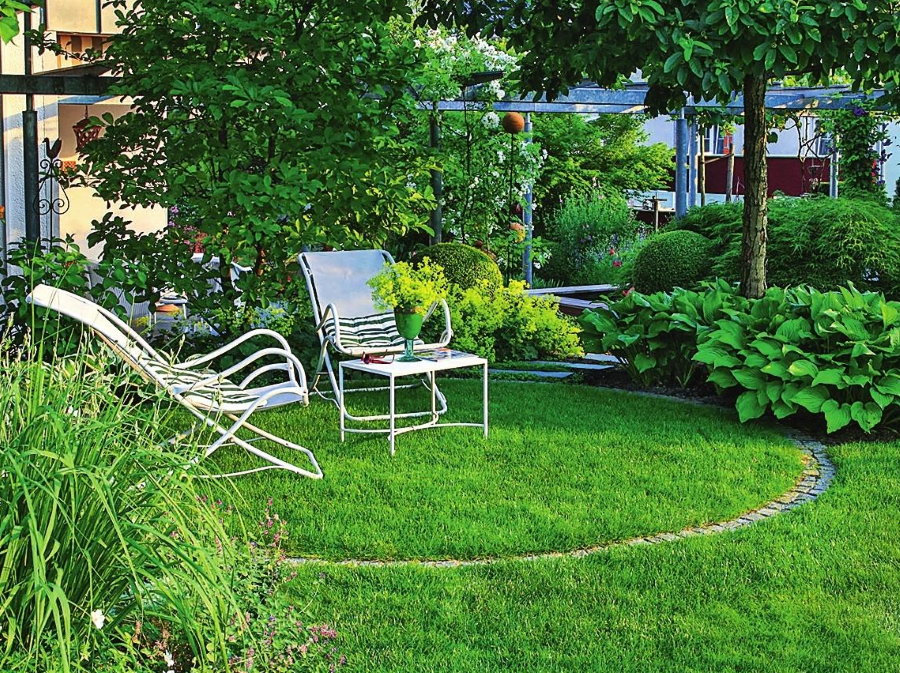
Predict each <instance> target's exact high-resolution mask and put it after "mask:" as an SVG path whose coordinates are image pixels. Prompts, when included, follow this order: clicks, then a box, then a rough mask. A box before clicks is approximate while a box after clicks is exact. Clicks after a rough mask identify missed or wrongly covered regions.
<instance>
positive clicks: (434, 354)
mask: <svg viewBox="0 0 900 673" xmlns="http://www.w3.org/2000/svg"><path fill="white" fill-rule="evenodd" d="M416 357H418V358H421V359H422V360H431V361H432V362H440V361H441V360H453V359H456V358H468V357H472V354H471V353H464V352H462V351H455V350H453V349H452V348H438V349H437V350H433V351H416Z"/></svg>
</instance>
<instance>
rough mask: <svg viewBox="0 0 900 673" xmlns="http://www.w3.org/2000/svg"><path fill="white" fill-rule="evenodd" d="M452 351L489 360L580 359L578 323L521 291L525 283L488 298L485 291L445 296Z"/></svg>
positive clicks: (542, 299) (556, 307) (552, 304)
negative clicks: (450, 326)
mask: <svg viewBox="0 0 900 673" xmlns="http://www.w3.org/2000/svg"><path fill="white" fill-rule="evenodd" d="M448 303H449V305H450V313H451V317H452V322H453V342H452V345H453V347H454V348H458V349H460V350H464V351H468V352H470V353H477V354H478V355H481V356H482V357H485V358H487V359H488V360H491V361H497V360H534V359H536V358H540V357H576V356H580V355H583V350H582V348H581V341H580V340H579V338H578V334H579V332H580V330H579V328H578V325H577V324H576V323H575V321H574V320H572V319H571V318H569V317H568V316H564V315H562V314H561V313H560V312H559V305H558V303H557V301H556V300H555V299H554V298H552V297H549V296H531V295H528V294H526V293H525V285H524V283H521V282H518V281H513V282H512V283H510V284H509V287H505V288H501V289H500V290H498V291H497V292H495V293H493V294H491V293H490V292H488V291H487V290H486V288H484V287H473V288H469V289H468V290H460V291H457V292H454V293H452V294H451V295H450V299H449V302H448Z"/></svg>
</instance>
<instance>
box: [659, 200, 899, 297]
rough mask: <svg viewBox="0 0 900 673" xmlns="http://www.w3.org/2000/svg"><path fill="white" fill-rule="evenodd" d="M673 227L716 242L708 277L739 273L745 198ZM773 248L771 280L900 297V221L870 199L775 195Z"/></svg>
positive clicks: (692, 214) (698, 212)
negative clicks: (845, 287)
mask: <svg viewBox="0 0 900 673" xmlns="http://www.w3.org/2000/svg"><path fill="white" fill-rule="evenodd" d="M670 227H671V228H675V229H679V230H688V231H694V232H697V233H700V234H703V235H704V236H707V237H708V238H710V239H711V240H712V256H713V259H712V263H711V265H710V267H709V271H708V272H707V275H706V277H707V278H711V277H719V278H725V279H728V280H736V279H737V278H738V277H739V268H740V254H741V204H738V203H731V204H715V205H709V206H703V207H701V208H692V209H691V210H690V211H688V213H687V214H686V215H685V216H684V217H682V218H680V219H679V220H677V221H675V222H673V223H672V225H670ZM767 252H768V255H767V256H768V261H767V268H768V278H769V282H770V283H771V284H772V285H780V286H783V287H789V286H794V285H812V286H814V287H817V288H819V289H820V290H832V289H836V288H837V287H839V286H841V285H845V284H846V283H854V284H855V285H856V286H858V287H860V288H864V289H871V290H880V291H884V292H885V293H887V294H888V295H889V296H892V297H895V296H900V220H898V217H897V213H896V212H894V211H891V210H890V209H889V208H886V207H884V206H882V205H880V204H878V203H876V202H874V201H872V200H870V199H850V198H839V199H830V198H827V197H814V198H801V199H793V198H781V199H773V200H772V201H771V202H770V204H769V240H768V250H767Z"/></svg>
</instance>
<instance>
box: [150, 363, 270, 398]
mask: <svg viewBox="0 0 900 673" xmlns="http://www.w3.org/2000/svg"><path fill="white" fill-rule="evenodd" d="M141 366H142V367H143V368H144V369H146V370H147V371H149V372H151V373H153V374H154V375H155V376H157V377H158V378H159V379H160V380H161V381H163V382H164V384H165V386H166V387H167V388H169V389H170V390H171V391H172V392H173V393H175V394H176V395H181V394H184V395H185V396H187V397H199V398H203V399H206V400H210V401H212V402H215V403H218V404H222V403H225V404H236V405H242V404H250V403H251V402H253V401H254V400H255V399H256V398H257V395H254V394H251V393H248V392H247V391H246V390H244V389H242V388H239V387H238V385H237V384H236V383H234V382H233V381H231V380H229V379H226V378H222V377H218V378H217V379H216V380H214V381H213V382H211V383H207V384H205V385H202V386H199V387H197V388H192V389H191V390H189V391H187V392H185V391H186V390H187V388H188V387H189V386H191V385H192V384H195V383H198V382H200V381H202V380H203V379H206V378H209V377H210V376H216V374H217V372H216V371H215V370H214V369H190V370H186V369H178V368H176V367H174V366H172V365H169V364H165V363H162V362H157V361H155V360H151V359H150V358H142V359H141Z"/></svg>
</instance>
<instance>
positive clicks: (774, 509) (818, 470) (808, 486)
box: [287, 433, 834, 568]
mask: <svg viewBox="0 0 900 673" xmlns="http://www.w3.org/2000/svg"><path fill="white" fill-rule="evenodd" d="M788 439H790V440H791V441H792V442H794V444H795V445H796V446H797V448H799V449H800V451H801V453H802V454H803V462H804V463H805V467H804V468H803V472H802V473H801V474H800V477H799V479H798V480H797V483H796V484H794V486H793V488H791V489H790V490H788V491H787V492H785V493H784V494H782V495H780V496H778V497H777V498H775V499H774V500H772V501H771V502H768V503H766V504H765V505H762V506H761V507H758V508H756V509H754V510H752V511H750V512H747V513H745V514H742V515H741V516H739V517H737V518H735V519H731V520H729V521H720V522H718V523H711V524H706V525H703V526H693V527H691V528H685V529H683V530H680V531H678V532H675V533H660V534H658V535H648V536H644V537H635V538H630V539H628V540H617V541H614V542H606V543H604V544H599V545H594V546H591V547H583V548H581V549H573V550H571V551H561V552H544V553H540V554H525V555H522V556H503V557H496V558H494V557H491V558H480V559H470V560H466V561H461V560H457V559H445V560H436V561H416V560H403V561H377V560H354V559H347V560H342V561H327V560H325V559H318V558H308V557H300V558H288V559H287V561H288V562H289V563H297V564H318V565H330V566H360V567H365V566H373V567H391V566H413V565H415V566H422V567H429V568H462V567H466V566H480V565H489V564H492V563H500V562H502V561H540V560H544V559H557V558H582V557H584V556H590V555H591V554H598V553H600V552H604V551H607V550H609V549H615V548H617V547H629V546H632V545H640V544H660V543H662V542H672V541H674V540H680V539H682V538H688V537H693V536H695V535H712V534H714V533H722V532H725V531H729V530H737V529H739V528H744V527H746V526H750V525H752V524H754V523H756V522H757V521H763V520H765V519H768V518H770V517H773V516H775V515H777V514H780V513H781V512H786V511H789V510H792V509H794V508H796V507H799V506H800V505H802V504H803V503H806V502H810V501H812V500H815V499H816V498H818V497H819V495H821V494H822V493H823V492H824V491H825V489H827V488H828V486H829V485H830V484H831V480H832V479H833V478H834V465H832V464H831V461H830V460H829V459H828V453H827V452H826V450H825V446H824V445H823V444H822V443H821V442H819V441H816V440H814V439H811V438H809V437H806V436H804V435H800V434H797V433H789V434H788Z"/></svg>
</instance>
